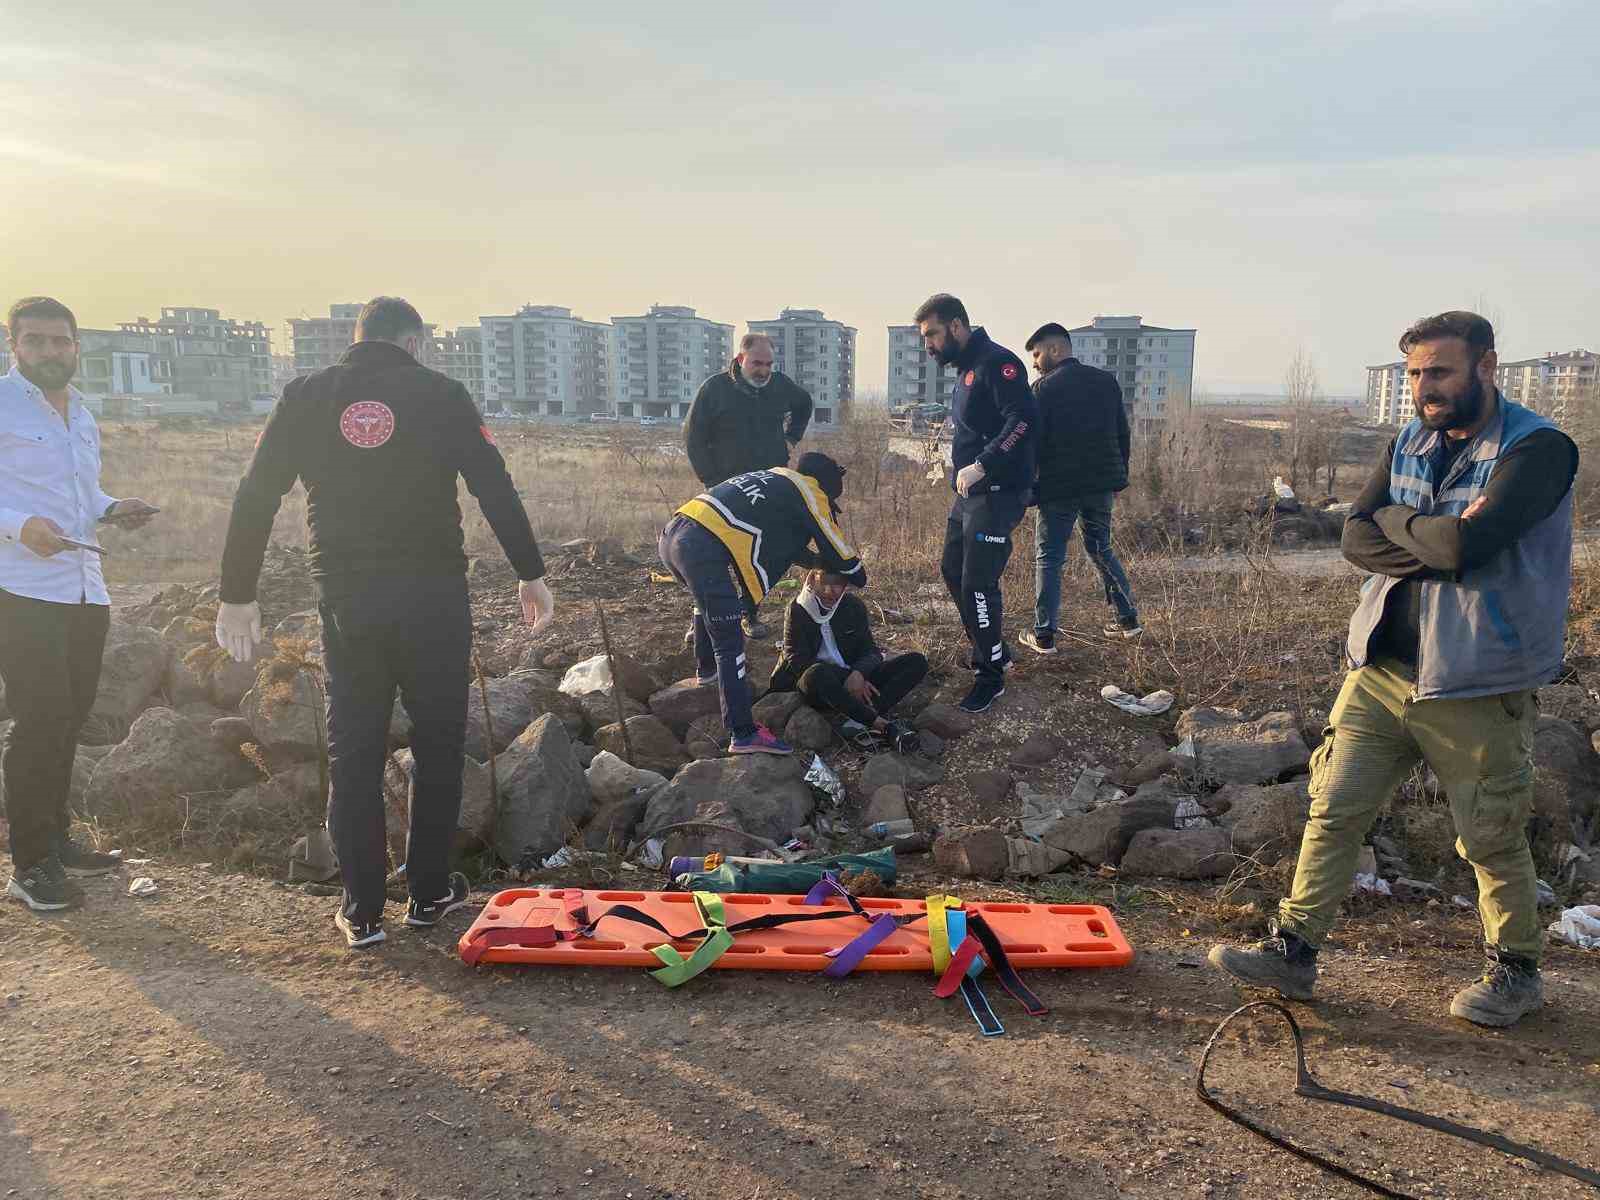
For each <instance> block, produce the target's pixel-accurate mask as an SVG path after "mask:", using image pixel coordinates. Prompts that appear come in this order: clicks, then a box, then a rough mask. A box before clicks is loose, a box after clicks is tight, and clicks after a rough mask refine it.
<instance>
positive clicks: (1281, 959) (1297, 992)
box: [1206, 922, 1317, 1000]
mask: <svg viewBox="0 0 1600 1200" xmlns="http://www.w3.org/2000/svg"><path fill="white" fill-rule="evenodd" d="M1206 960H1207V961H1208V962H1210V963H1211V965H1212V966H1214V967H1217V968H1219V969H1221V970H1223V971H1226V972H1227V973H1228V974H1229V975H1232V976H1233V977H1234V978H1235V979H1237V980H1238V981H1239V982H1240V983H1246V984H1249V985H1250V986H1251V987H1264V988H1271V989H1272V990H1273V991H1275V992H1277V993H1278V994H1279V995H1280V996H1287V997H1288V998H1289V999H1290V1000H1309V999H1311V991H1312V989H1313V988H1314V987H1315V986H1316V983H1317V951H1316V949H1315V947H1313V946H1312V945H1311V944H1310V943H1308V942H1307V941H1305V939H1304V938H1302V937H1300V935H1299V934H1296V933H1291V932H1289V931H1288V930H1286V929H1284V930H1280V929H1279V928H1278V925H1277V923H1276V922H1274V923H1273V924H1272V926H1271V930H1270V932H1269V934H1268V935H1267V936H1266V937H1264V938H1262V939H1261V941H1259V942H1256V943H1254V944H1252V945H1249V946H1213V947H1211V953H1210V954H1208V955H1206Z"/></svg>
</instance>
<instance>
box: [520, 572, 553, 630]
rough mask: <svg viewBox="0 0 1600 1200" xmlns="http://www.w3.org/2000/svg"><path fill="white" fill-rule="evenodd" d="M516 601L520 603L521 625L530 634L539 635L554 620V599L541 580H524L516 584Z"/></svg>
mask: <svg viewBox="0 0 1600 1200" xmlns="http://www.w3.org/2000/svg"><path fill="white" fill-rule="evenodd" d="M517 599H518V600H520V601H521V602H522V623H523V624H524V625H527V626H528V627H529V632H531V633H541V632H543V631H544V629H545V627H546V626H548V625H549V624H550V622H551V621H553V620H555V619H556V598H555V597H554V596H552V595H551V594H550V585H549V584H547V583H546V582H545V581H544V580H542V579H524V580H523V581H522V582H521V583H519V584H517Z"/></svg>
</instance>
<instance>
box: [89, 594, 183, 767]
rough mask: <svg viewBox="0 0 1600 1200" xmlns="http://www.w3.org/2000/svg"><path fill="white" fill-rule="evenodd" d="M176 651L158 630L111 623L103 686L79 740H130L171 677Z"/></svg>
mask: <svg viewBox="0 0 1600 1200" xmlns="http://www.w3.org/2000/svg"><path fill="white" fill-rule="evenodd" d="M171 661H172V648H171V647H170V646H168V645H167V642H166V639H165V638H163V637H162V636H161V635H160V634H159V633H157V632H156V631H155V630H154V629H150V628H147V627H146V626H143V625H125V624H123V623H122V622H121V621H113V622H112V623H111V629H110V632H109V633H108V634H107V635H106V650H105V654H104V656H103V657H102V658H101V660H100V686H99V690H98V691H96V692H95V697H94V707H93V708H92V709H91V710H90V712H89V719H88V720H87V721H85V722H84V724H83V732H82V733H81V734H80V735H79V741H82V742H84V743H85V744H87V745H94V746H106V745H114V744H115V743H117V742H120V741H122V739H123V738H125V737H127V735H128V730H129V728H131V727H132V725H133V720H134V718H135V717H137V716H138V715H139V714H140V713H142V712H143V711H144V710H145V709H146V708H148V707H149V706H150V704H151V703H152V701H153V700H154V699H155V695H156V692H157V691H158V690H159V689H160V687H161V684H162V682H163V681H164V680H165V679H166V676H167V667H168V664H169V663H170V662H171Z"/></svg>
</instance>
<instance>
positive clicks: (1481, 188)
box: [0, 0, 1600, 393]
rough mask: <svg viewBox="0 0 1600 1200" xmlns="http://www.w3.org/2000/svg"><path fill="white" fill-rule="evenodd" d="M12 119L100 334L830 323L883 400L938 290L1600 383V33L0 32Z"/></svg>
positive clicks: (1382, 8) (1172, 23) (484, 13)
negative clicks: (400, 325)
mask: <svg viewBox="0 0 1600 1200" xmlns="http://www.w3.org/2000/svg"><path fill="white" fill-rule="evenodd" d="M376 14H382V15H381V18H380V17H379V16H377V15H376ZM0 113H3V114H4V119H3V121H0V171H3V173H4V179H5V185H4V186H5V195H4V201H3V203H0V281H3V283H4V287H3V288H0V291H3V292H4V293H5V302H7V303H9V300H10V299H11V298H13V297H15V296H17V295H21V294H25V293H31V292H45V293H49V294H53V295H56V296H58V297H59V298H60V299H62V300H64V301H66V302H67V303H68V304H70V305H71V306H72V307H73V308H74V309H75V310H76V311H77V313H78V315H79V318H80V320H81V321H82V322H83V323H84V324H86V325H90V326H98V327H106V326H110V327H114V326H115V324H116V323H117V322H118V321H121V320H127V319H131V318H133V317H135V316H138V315H140V314H149V315H154V314H155V312H156V311H157V310H158V309H159V308H160V307H161V306H162V305H163V304H169V305H178V304H182V305H204V306H208V307H217V308H221V309H222V310H223V311H224V312H225V313H226V314H227V315H230V316H234V317H239V318H250V319H258V320H262V321H266V322H267V323H268V324H269V325H271V326H272V327H273V329H274V333H275V349H278V350H280V351H283V350H286V349H287V348H286V347H285V346H283V345H282V344H281V340H282V339H281V328H282V322H283V321H284V319H285V318H287V317H290V316H297V315H300V314H302V313H322V312H326V311H327V306H328V304H329V303H332V302H341V301H347V300H361V299H365V298H366V297H368V296H371V295H373V294H377V293H383V292H389V293H398V294H402V295H405V296H407V297H408V298H410V299H411V300H412V301H413V302H414V303H415V304H416V305H417V306H418V307H419V308H420V309H421V311H422V313H423V315H424V317H426V318H427V319H428V320H430V321H436V322H439V323H441V324H445V325H450V326H456V325H459V324H472V323H475V322H476V320H477V318H478V317H479V316H480V315H482V314H484V313H504V312H508V311H513V310H514V309H515V308H516V307H517V306H518V305H520V304H523V303H527V302H533V303H541V304H564V305H568V306H570V307H571V308H572V309H573V310H574V311H575V312H577V313H579V314H580V315H582V316H585V317H588V318H590V319H596V320H605V319H608V318H610V317H612V316H617V315H624V314H630V313H635V312H641V311H643V310H644V309H645V308H646V307H647V306H648V305H650V304H651V303H664V304H689V305H693V306H695V307H696V308H697V309H699V310H700V311H701V312H702V313H703V314H705V315H708V316H711V317H714V318H716V319H717V320H721V321H727V322H730V323H734V324H738V325H741V326H742V324H743V323H744V322H745V321H746V320H749V319H760V318H767V317H771V316H775V315H776V314H777V312H778V310H779V309H781V308H783V307H785V306H793V307H819V308H822V309H824V310H825V311H826V312H827V313H828V315H830V316H832V317H835V318H838V319H841V320H844V321H847V322H848V323H850V324H852V325H854V326H856V327H857V328H858V329H859V330H860V331H861V332H860V342H859V346H860V353H859V360H860V367H859V371H858V378H857V384H858V387H859V388H861V389H862V390H869V389H875V390H881V389H882V387H883V384H884V365H885V364H884V353H885V335H884V326H885V325H887V324H889V323H890V322H902V321H905V320H907V319H908V318H909V314H910V312H911V311H912V310H913V309H914V308H915V307H916V305H917V304H918V303H919V302H920V301H921V300H922V299H923V298H924V297H926V296H927V295H928V294H929V293H930V292H933V291H939V290H947V291H952V292H955V293H956V294H957V295H959V296H961V297H962V298H963V299H964V300H965V301H966V302H967V305H968V308H969V309H970V310H971V312H972V316H973V319H974V321H975V322H977V323H980V324H984V325H987V326H988V328H989V330H990V332H991V333H992V334H993V335H994V336H995V337H997V338H998V339H999V340H1001V341H1002V342H1006V343H1009V344H1010V345H1012V347H1013V348H1014V349H1016V350H1018V351H1019V352H1020V351H1021V349H1022V345H1021V343H1022V341H1023V339H1024V338H1025V337H1026V336H1027V334H1028V333H1029V332H1030V331H1031V330H1032V329H1033V328H1034V327H1035V326H1036V325H1038V324H1040V323H1042V322H1044V321H1047V320H1059V321H1062V322H1064V323H1066V324H1069V325H1076V324H1081V323H1085V322H1087V321H1089V320H1090V319H1092V318H1093V317H1094V316H1095V315H1096V314H1097V313H1103V314H1127V313H1139V314H1141V315H1143V317H1144V318H1145V320H1146V321H1147V322H1149V323H1152V324H1162V325H1169V326H1180V327H1188V326H1194V327H1197V328H1198V329H1199V331H1200V332H1199V338H1198V343H1197V367H1196V381H1197V386H1198V387H1199V388H1202V389H1209V390H1212V391H1217V392H1222V391H1231V390H1276V389H1277V388H1278V387H1279V386H1280V381H1281V378H1282V372H1283V368H1284V366H1285V364H1286V363H1287V362H1288V360H1289V358H1290V357H1291V356H1292V355H1293V353H1294V351H1295V349H1296V347H1299V346H1303V347H1305V349H1306V350H1307V351H1308V352H1309V353H1310V354H1311V355H1312V357H1313V359H1314V360H1315V362H1316V364H1317V365H1318V367H1319V369H1320V372H1321V376H1322V380H1323V384H1324V387H1325V388H1326V389H1327V390H1329V391H1333V392H1346V393H1354V392H1357V391H1360V390H1361V389H1362V388H1363V386H1364V376H1363V374H1362V370H1361V369H1362V367H1363V366H1364V365H1366V364H1368V363H1375V362H1382V361H1387V360H1389V359H1392V358H1394V357H1396V354H1395V352H1394V343H1395V339H1396V337H1397V336H1398V334H1399V332H1400V330H1401V329H1402V328H1403V327H1404V326H1405V325H1406V324H1407V323H1408V322H1409V321H1410V320H1411V319H1413V318H1415V317H1417V316H1420V315H1422V314H1424V313H1429V312H1435V311H1438V310H1440V309H1444V308H1452V307H1473V306H1480V305H1481V307H1483V308H1484V309H1485V310H1486V311H1487V313H1488V315H1490V316H1491V317H1493V318H1496V319H1497V320H1498V321H1499V323H1500V324H1501V325H1502V333H1503V336H1502V339H1501V353H1502V357H1508V356H1509V357H1525V356H1529V355H1533V354H1539V353H1543V352H1545V351H1549V350H1562V349H1571V348H1573V347H1575V346H1580V345H1584V346H1588V347H1590V348H1594V349H1600V270H1597V269H1596V263H1600V133H1597V129H1596V114H1597V113H1600V4H1595V3H1594V2H1593V0H1515V2H1507V3H1499V2H1497V0H1326V2H1323V3H1317V4H1314V5H1313V4H1296V3H1283V2H1282V0H1238V2H1235V3H1204V4H1201V3H1194V2H1193V0H1188V2H1184V3H1168V2H1163V0H1152V2H1148V3H1143V4H1140V5H1110V4H1106V3H1103V2H1101V3H1095V4H1081V3H1038V4H1033V3H1005V4H982V5H954V4H947V3H942V2H939V0H923V2H922V3H920V4H917V5H900V4H862V3H860V2H859V0H858V2H857V3H853V4H845V3H833V2H832V0H814V2H809V3H786V4H782V5H775V4H764V3H754V2H746V3H738V4H724V3H692V2H690V3H677V4H663V3H651V4H638V3H632V2H623V0H610V2H608V3H602V4H568V3H564V4H546V3H540V2H528V0H524V2H521V3H500V2H497V0H483V2H482V3H478V4H473V5H464V6H455V5H446V4H438V3H433V4H429V5H425V6H424V5H414V6H413V5H407V4H386V5H338V4H328V3H319V4H300V3H280V2H274V3H271V4H225V5H224V4H206V3H203V2H202V3H194V2H192V0H185V3H182V4H170V3H164V2H162V0H151V2H148V3H142V4H127V3H125V2H121V0H119V2H117V3H106V2H104V0H73V3H70V4H59V5H52V4H46V3H42V2H41V0H0Z"/></svg>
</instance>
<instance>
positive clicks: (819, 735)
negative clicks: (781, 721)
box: [783, 705, 834, 750]
mask: <svg viewBox="0 0 1600 1200" xmlns="http://www.w3.org/2000/svg"><path fill="white" fill-rule="evenodd" d="M783 739H784V741H786V742H788V743H789V744H790V745H791V746H793V747H794V748H795V749H796V750H826V749H827V748H828V747H829V746H831V745H833V742H834V737H833V725H832V724H831V723H830V722H829V721H828V718H827V717H825V716H823V715H822V714H821V713H819V712H818V711H817V710H816V709H814V708H811V707H809V706H808V705H801V706H800V707H799V708H797V709H795V711H794V714H793V715H792V716H790V718H789V723H788V724H787V725H785V726H784V727H783Z"/></svg>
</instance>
